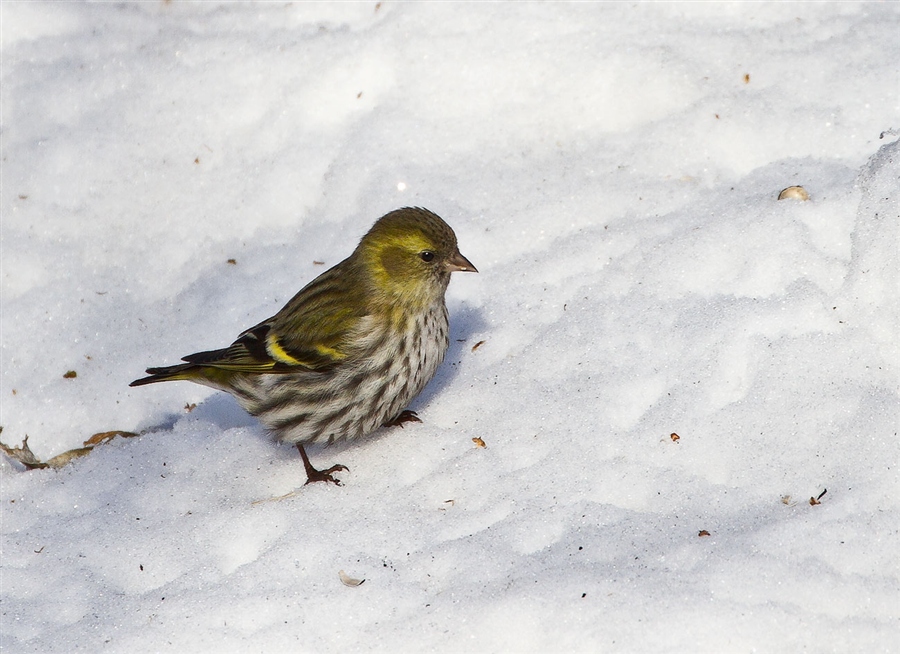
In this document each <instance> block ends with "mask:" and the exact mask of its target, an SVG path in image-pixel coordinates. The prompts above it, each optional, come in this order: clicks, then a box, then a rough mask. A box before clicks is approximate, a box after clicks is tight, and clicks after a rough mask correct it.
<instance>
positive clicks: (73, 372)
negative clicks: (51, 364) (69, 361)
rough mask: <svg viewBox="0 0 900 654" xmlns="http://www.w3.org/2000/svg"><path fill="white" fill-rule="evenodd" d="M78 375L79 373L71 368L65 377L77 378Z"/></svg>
mask: <svg viewBox="0 0 900 654" xmlns="http://www.w3.org/2000/svg"><path fill="white" fill-rule="evenodd" d="M77 376H78V373H77V372H75V371H74V370H69V371H68V372H66V374H64V375H63V379H75V378H76V377H77Z"/></svg>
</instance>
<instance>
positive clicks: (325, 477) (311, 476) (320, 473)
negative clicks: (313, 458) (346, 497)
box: [297, 443, 350, 486]
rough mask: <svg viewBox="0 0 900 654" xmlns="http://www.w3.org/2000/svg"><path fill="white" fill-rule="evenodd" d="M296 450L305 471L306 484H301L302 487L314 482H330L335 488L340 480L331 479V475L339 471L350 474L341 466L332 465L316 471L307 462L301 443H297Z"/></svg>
mask: <svg viewBox="0 0 900 654" xmlns="http://www.w3.org/2000/svg"><path fill="white" fill-rule="evenodd" d="M297 450H299V452H300V457H301V458H302V459H303V467H304V468H305V469H306V483H305V484H303V485H304V486H306V484H311V483H313V482H314V481H330V482H331V483H332V484H334V485H335V486H340V485H341V480H340V479H335V478H334V477H332V476H331V473H333V472H340V471H341V470H346V471H347V472H350V468H348V467H347V466H342V465H341V464H337V465H333V466H331V467H330V468H328V470H316V469H315V468H313V465H312V463H310V462H309V457H308V456H307V455H306V450H305V449H304V448H303V444H302V443H297Z"/></svg>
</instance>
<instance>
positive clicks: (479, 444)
mask: <svg viewBox="0 0 900 654" xmlns="http://www.w3.org/2000/svg"><path fill="white" fill-rule="evenodd" d="M472 442H473V443H475V447H487V445H485V443H484V441H483V440H481V439H480V438H478V436H476V437H475V438H473V439H472Z"/></svg>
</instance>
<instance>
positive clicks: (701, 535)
mask: <svg viewBox="0 0 900 654" xmlns="http://www.w3.org/2000/svg"><path fill="white" fill-rule="evenodd" d="M697 535H698V536H700V537H701V538H703V537H704V536H709V535H710V533H709V532H708V531H706V530H705V529H701V530H700V533H699V534H697Z"/></svg>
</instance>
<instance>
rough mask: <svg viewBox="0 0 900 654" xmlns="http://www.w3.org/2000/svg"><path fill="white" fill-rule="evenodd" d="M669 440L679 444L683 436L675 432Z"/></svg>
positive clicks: (670, 435)
mask: <svg viewBox="0 0 900 654" xmlns="http://www.w3.org/2000/svg"><path fill="white" fill-rule="evenodd" d="M669 438H671V439H672V442H673V443H677V442H678V441H680V440H681V436H679V435H678V434H676V433H675V432H674V431H673V432H672V433H671V434H669Z"/></svg>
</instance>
